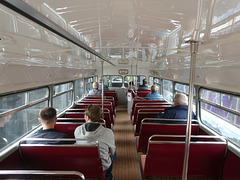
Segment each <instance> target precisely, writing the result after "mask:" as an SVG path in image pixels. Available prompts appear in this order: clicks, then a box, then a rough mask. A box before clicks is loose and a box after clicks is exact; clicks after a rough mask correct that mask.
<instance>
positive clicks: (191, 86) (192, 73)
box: [182, 41, 198, 180]
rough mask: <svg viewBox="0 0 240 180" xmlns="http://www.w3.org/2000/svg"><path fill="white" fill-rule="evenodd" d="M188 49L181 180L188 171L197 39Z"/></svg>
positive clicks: (183, 179) (184, 178)
mask: <svg viewBox="0 0 240 180" xmlns="http://www.w3.org/2000/svg"><path fill="white" fill-rule="evenodd" d="M190 50H191V64H190V74H189V98H188V119H187V127H186V128H187V129H186V139H185V151H184V162H183V172H182V180H187V171H188V159H189V148H190V140H191V126H192V104H193V89H194V80H195V64H196V55H197V51H198V42H197V41H190Z"/></svg>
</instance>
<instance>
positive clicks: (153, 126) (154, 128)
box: [136, 118, 199, 153]
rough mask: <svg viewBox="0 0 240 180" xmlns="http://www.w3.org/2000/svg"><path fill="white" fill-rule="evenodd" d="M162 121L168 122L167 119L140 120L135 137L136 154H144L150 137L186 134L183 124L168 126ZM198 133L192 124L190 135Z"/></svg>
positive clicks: (196, 126) (195, 126)
mask: <svg viewBox="0 0 240 180" xmlns="http://www.w3.org/2000/svg"><path fill="white" fill-rule="evenodd" d="M174 120H175V119H174ZM156 121H161V123H157V122H156ZM163 121H169V119H166V120H164V119H161V120H160V119H156V118H146V119H143V120H142V123H141V128H140V132H139V136H136V146H137V151H138V152H144V153H145V152H146V151H147V146H148V139H149V138H150V137H151V136H152V135H155V134H158V135H185V134H186V125H185V124H168V123H164V122H163ZM179 121H181V120H179ZM184 121H186V120H184ZM198 132H199V126H198V124H192V129H191V134H193V135H197V134H198Z"/></svg>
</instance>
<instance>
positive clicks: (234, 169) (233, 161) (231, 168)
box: [222, 150, 240, 180]
mask: <svg viewBox="0 0 240 180" xmlns="http://www.w3.org/2000/svg"><path fill="white" fill-rule="evenodd" d="M239 165H240V157H239V156H237V155H236V154H234V153H233V152H232V151H230V150H228V153H227V157H226V160H225V164H224V168H223V176H222V180H229V179H231V180H238V179H239V177H240V176H239Z"/></svg>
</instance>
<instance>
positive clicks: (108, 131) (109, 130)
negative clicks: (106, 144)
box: [101, 126, 114, 135]
mask: <svg viewBox="0 0 240 180" xmlns="http://www.w3.org/2000/svg"><path fill="white" fill-rule="evenodd" d="M101 128H104V131H105V133H106V134H108V135H114V133H113V131H112V130H111V129H109V128H106V127H103V126H101Z"/></svg>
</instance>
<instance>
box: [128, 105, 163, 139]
mask: <svg viewBox="0 0 240 180" xmlns="http://www.w3.org/2000/svg"><path fill="white" fill-rule="evenodd" d="M164 109H165V108H156V109H139V110H138V113H137V117H136V122H135V125H134V126H133V129H134V135H135V136H138V134H139V131H140V127H141V122H142V120H143V119H145V118H155V117H156V116H157V115H158V114H159V113H164Z"/></svg>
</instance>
